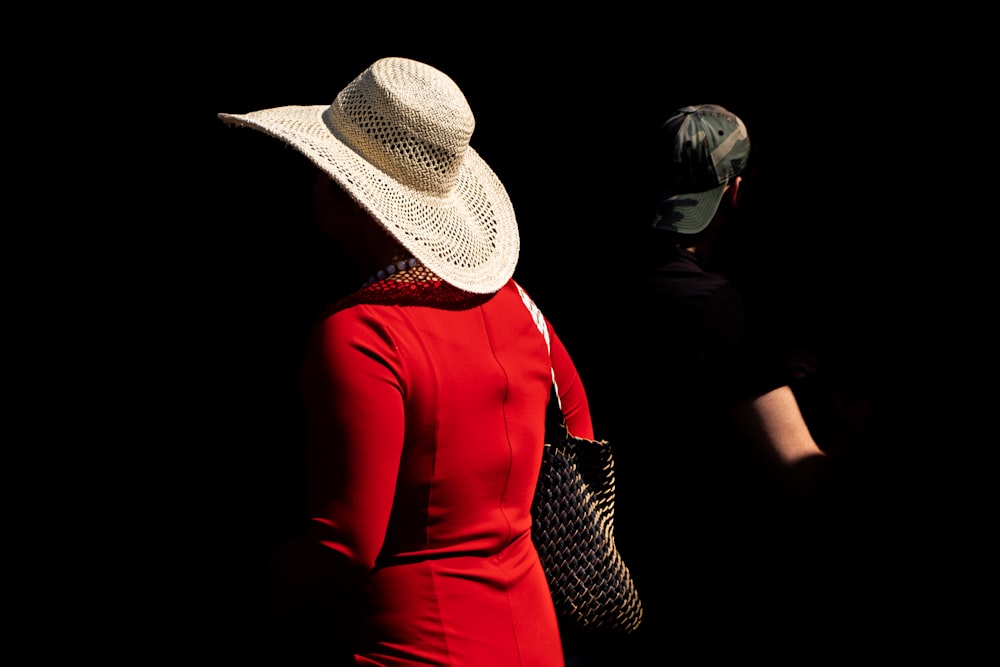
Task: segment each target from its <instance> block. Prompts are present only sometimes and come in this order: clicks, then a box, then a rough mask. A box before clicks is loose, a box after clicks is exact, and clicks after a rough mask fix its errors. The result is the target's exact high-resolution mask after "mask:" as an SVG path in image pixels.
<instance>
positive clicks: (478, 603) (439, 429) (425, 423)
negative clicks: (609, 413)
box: [302, 281, 593, 667]
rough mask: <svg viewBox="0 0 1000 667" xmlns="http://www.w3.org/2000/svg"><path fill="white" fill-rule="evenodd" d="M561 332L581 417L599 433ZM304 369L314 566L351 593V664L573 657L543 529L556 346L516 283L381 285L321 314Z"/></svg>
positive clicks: (573, 407)
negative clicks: (483, 290)
mask: <svg viewBox="0 0 1000 667" xmlns="http://www.w3.org/2000/svg"><path fill="white" fill-rule="evenodd" d="M550 337H551V363H552V364H553V366H552V367H553V368H554V369H555V373H556V379H557V382H558V386H559V389H560V392H561V396H562V405H563V410H564V413H565V416H566V419H567V424H568V426H569V428H570V430H571V431H572V432H574V433H576V434H578V435H581V436H584V437H588V438H592V437H593V428H592V424H591V417H590V410H589V406H588V403H587V397H586V394H585V391H584V387H583V384H582V383H581V381H580V378H579V376H578V374H577V370H576V368H575V366H574V364H573V361H572V360H571V358H570V356H569V355H568V354H567V351H566V349H565V348H564V346H563V344H562V343H561V341H560V340H559V338H558V336H556V334H555V332H554V331H552V330H551V327H550ZM302 377H303V394H304V397H305V406H306V416H307V424H308V432H309V461H308V465H309V470H310V479H309V505H310V510H309V512H310V526H311V528H310V530H311V535H310V539H311V540H312V541H313V542H314V544H316V545H318V546H319V547H321V548H320V549H319V552H320V553H321V554H322V556H321V558H320V559H319V561H318V562H315V563H314V565H313V566H314V567H315V568H317V569H318V570H319V572H316V573H314V574H315V575H317V576H318V577H319V578H320V579H322V581H323V583H324V585H325V586H326V588H325V589H324V590H326V591H328V594H329V596H330V598H331V602H332V604H334V605H336V604H338V600H339V601H340V602H342V603H347V601H350V604H351V605H352V606H351V608H350V609H349V610H348V612H347V614H346V616H347V618H348V619H349V620H347V621H344V620H341V623H348V624H349V627H346V628H341V630H343V632H342V634H343V635H344V636H345V637H346V638H347V642H348V645H349V651H348V652H349V653H350V655H351V656H352V658H353V662H354V664H357V665H385V666H393V667H398V666H403V665H411V666H412V665H442V666H443V665H448V666H466V667H491V666H492V667H515V666H519V667H563V664H564V659H563V653H562V647H561V643H560V637H559V631H558V627H557V622H556V615H555V611H554V609H553V605H552V601H551V597H550V595H549V591H548V585H547V582H546V579H545V576H544V574H543V572H542V569H541V565H540V563H539V560H538V555H537V553H536V551H535V548H534V546H533V544H532V542H531V537H530V532H531V516H530V507H531V500H532V494H533V492H534V488H535V482H536V479H537V476H538V470H539V466H540V463H541V455H542V446H543V439H544V424H545V410H546V404H547V402H548V399H549V395H550V394H549V392H550V387H551V381H552V376H551V374H550V355H549V352H548V351H547V350H546V347H545V341H544V339H543V338H542V335H541V333H540V332H539V331H538V329H537V327H536V325H535V323H534V321H533V320H532V318H531V316H530V314H529V313H528V311H527V309H526V308H525V306H524V304H523V302H522V301H521V298H520V296H519V294H518V292H517V288H516V285H515V284H514V283H513V281H510V282H508V283H507V285H505V286H504V287H503V288H501V289H500V290H499V292H497V293H496V294H494V295H487V296H482V295H470V294H467V293H464V292H459V291H457V290H455V289H454V288H452V287H450V286H448V285H447V284H445V283H442V282H440V281H439V282H425V283H417V284H407V283H393V282H392V281H383V282H382V283H377V284H376V285H374V286H369V287H368V288H365V289H363V290H361V291H360V292H358V293H357V294H355V295H353V296H352V297H350V298H349V299H348V300H346V301H344V302H341V303H340V304H338V305H337V306H336V307H334V308H332V309H331V310H330V311H329V312H328V313H327V314H325V316H324V317H323V318H321V321H320V322H319V323H318V325H317V327H316V329H315V331H314V333H313V336H312V338H311V341H310V343H309V346H308V351H307V354H306V359H305V364H304V370H303V376H302Z"/></svg>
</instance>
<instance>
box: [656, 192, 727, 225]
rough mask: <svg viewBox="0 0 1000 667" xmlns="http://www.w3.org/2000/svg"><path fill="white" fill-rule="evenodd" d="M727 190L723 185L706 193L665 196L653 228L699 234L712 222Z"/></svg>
mask: <svg viewBox="0 0 1000 667" xmlns="http://www.w3.org/2000/svg"><path fill="white" fill-rule="evenodd" d="M725 189H726V186H725V184H722V185H720V186H718V187H716V188H712V189H711V190H705V191H704V192H689V193H686V194H680V195H665V196H664V197H663V198H661V200H660V204H659V206H657V207H656V215H655V217H654V218H653V227H655V228H656V229H665V230H668V231H673V232H677V233H679V234H697V233H698V232H700V231H702V230H703V229H705V228H706V227H708V223H710V222H711V221H712V218H713V217H714V216H715V212H716V211H717V210H718V208H719V202H720V201H722V193H723V192H724V191H725Z"/></svg>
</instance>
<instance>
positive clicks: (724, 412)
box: [598, 249, 791, 650]
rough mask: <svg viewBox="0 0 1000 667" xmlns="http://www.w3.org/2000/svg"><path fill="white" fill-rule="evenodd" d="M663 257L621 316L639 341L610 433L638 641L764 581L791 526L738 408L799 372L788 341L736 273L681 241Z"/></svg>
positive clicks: (706, 614)
mask: <svg viewBox="0 0 1000 667" xmlns="http://www.w3.org/2000/svg"><path fill="white" fill-rule="evenodd" d="M659 260H660V261H658V262H657V263H656V264H655V265H653V266H652V268H651V269H650V270H649V271H648V272H647V273H646V274H645V276H644V279H643V281H642V282H641V283H640V286H641V290H640V292H639V298H637V299H635V300H632V301H630V302H629V304H628V308H629V316H628V317H625V316H623V317H621V318H619V319H620V321H622V322H625V321H628V322H634V323H635V326H634V328H625V327H623V329H622V331H621V334H622V335H623V336H625V337H626V340H628V341H629V345H631V346H633V347H631V349H630V351H629V353H628V354H627V355H626V359H627V360H628V363H624V364H622V365H620V366H619V367H618V369H617V372H618V373H620V375H619V381H618V382H616V383H615V385H616V386H617V387H619V388H620V394H621V396H622V397H623V398H622V403H621V404H620V405H619V407H618V414H619V415H621V416H620V417H617V418H616V419H615V420H614V423H615V426H616V431H615V437H616V438H617V441H615V442H614V443H613V444H614V445H615V457H616V475H617V508H616V535H617V540H618V544H619V548H620V549H621V551H622V554H623V557H624V558H625V559H626V561H628V563H629V565H630V568H631V569H632V571H633V575H634V578H635V580H636V585H637V587H638V588H639V592H640V595H641V596H642V597H644V598H645V600H646V602H645V613H646V617H645V621H644V623H645V628H644V629H643V630H642V631H641V633H642V634H640V636H638V637H632V638H630V639H629V642H627V644H628V643H631V644H632V645H633V646H636V645H638V644H636V642H644V641H646V640H649V641H651V642H652V644H653V645H654V646H655V645H657V643H658V639H657V637H659V636H662V634H663V633H664V632H669V633H674V632H677V633H679V634H684V632H685V629H684V628H685V625H684V624H687V623H689V624H690V626H689V629H690V630H691V631H692V632H698V631H700V630H699V628H703V627H704V626H703V623H709V624H711V621H707V620H706V619H707V618H711V617H713V616H715V617H716V618H719V617H718V614H719V613H720V612H721V613H730V612H731V611H732V609H733V608H732V607H731V606H730V609H729V610H719V609H715V608H714V605H715V604H716V602H715V601H717V600H721V599H725V600H729V601H730V603H727V604H731V601H732V600H733V599H735V598H739V597H740V596H741V595H742V594H743V593H741V592H740V590H739V589H740V588H741V587H743V586H744V585H745V583H746V582H748V581H750V582H754V581H758V582H763V581H764V580H763V579H761V577H766V574H765V572H766V571H767V568H764V569H763V570H762V569H760V568H761V565H762V563H764V562H765V561H773V557H774V555H775V553H774V552H775V550H776V548H777V545H778V543H779V542H778V541H776V540H775V539H773V538H774V535H775V533H776V532H780V531H783V530H784V528H785V525H783V524H782V522H781V521H778V520H777V519H776V516H777V515H778V513H780V511H781V510H780V509H778V510H777V513H776V508H780V506H781V503H782V502H784V501H783V499H782V498H781V495H780V493H779V491H778V487H777V484H776V481H775V480H774V478H772V477H771V476H770V474H769V473H768V472H767V469H766V467H765V465H764V461H763V460H762V458H761V457H760V455H759V453H757V452H755V451H753V450H752V449H751V448H750V446H749V444H748V443H747V442H746V441H745V440H744V439H743V438H741V436H740V435H739V434H738V433H737V431H736V430H735V428H734V426H733V423H732V422H731V420H730V417H729V408H730V407H731V406H732V405H733V404H734V403H735V402H737V401H742V400H748V399H752V398H754V397H756V396H759V395H761V394H763V393H765V392H767V391H770V390H772V389H774V388H776V387H779V386H782V385H786V384H789V381H790V379H791V376H790V373H789V371H788V369H787V368H786V365H785V363H784V361H783V357H782V354H780V352H781V350H780V349H779V348H778V346H776V345H774V344H773V343H772V340H773V339H772V338H771V337H769V336H768V335H767V331H766V330H764V329H762V328H759V326H760V325H759V323H757V322H756V321H755V320H754V319H753V316H752V314H751V313H750V312H749V309H748V303H747V300H746V299H745V298H744V296H743V295H742V294H741V293H740V291H739V290H738V289H737V288H736V286H735V285H734V284H733V283H732V282H731V281H729V280H727V279H726V278H725V277H723V276H722V275H719V274H717V273H712V272H708V271H706V270H705V269H704V268H703V266H702V265H701V263H700V262H699V260H698V258H697V257H696V256H695V255H693V254H692V253H690V252H687V251H684V250H674V249H671V250H669V251H667V252H666V254H665V255H661V257H660V258H659ZM598 430H599V431H600V430H601V429H598ZM762 585H763V584H762ZM758 602H759V601H758ZM744 613H746V612H745V611H744ZM699 615H701V616H699ZM699 617H700V618H701V620H698V619H699ZM679 622H680V625H678V623H679ZM668 629H669V630H668ZM619 649H621V647H616V650H619ZM621 650H624V649H621Z"/></svg>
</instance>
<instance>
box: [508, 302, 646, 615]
mask: <svg viewBox="0 0 1000 667" xmlns="http://www.w3.org/2000/svg"><path fill="white" fill-rule="evenodd" d="M518 289H519V290H520V286H518ZM521 298H522V300H523V301H524V303H525V306H527V308H528V310H529V312H531V314H532V317H533V318H534V319H535V323H536V324H537V325H538V328H539V330H540V331H541V332H542V335H543V336H544V337H545V342H546V345H548V343H549V337H548V328H547V327H546V326H545V321H544V319H543V318H542V316H541V313H540V311H539V310H538V308H537V306H535V304H534V303H533V302H532V301H531V299H530V297H528V295H527V294H525V293H524V291H523V290H521ZM552 379H553V385H552V397H551V398H550V400H549V412H548V418H547V423H546V428H545V433H546V444H545V450H544V452H543V454H542V466H541V469H540V471H539V475H538V482H537V485H536V487H535V496H534V500H533V502H532V506H531V517H532V529H531V536H532V540H533V541H534V543H535V548H536V549H537V550H538V556H539V558H540V559H541V562H542V568H543V569H544V570H545V575H546V577H547V578H548V581H549V589H550V591H551V593H552V600H553V602H554V603H555V608H556V613H557V614H558V616H559V618H560V622H561V623H562V624H563V625H564V627H568V628H574V629H580V630H609V631H615V632H622V633H626V634H628V633H631V632H633V631H634V630H636V629H637V628H638V627H639V625H640V623H641V621H642V603H641V601H640V599H639V594H638V592H637V591H636V587H635V583H634V582H633V580H632V575H631V573H630V572H629V569H628V566H627V565H626V563H625V561H624V560H623V559H622V556H621V554H620V553H619V551H618V547H617V544H616V543H615V535H614V528H615V465H614V456H613V454H612V451H611V445H610V444H608V442H607V441H605V440H590V439H587V438H578V437H576V436H573V435H571V434H570V433H569V430H568V429H567V428H566V424H565V420H564V418H563V414H562V407H561V405H560V404H559V391H558V386H557V385H556V383H555V375H554V374H553V378H552Z"/></svg>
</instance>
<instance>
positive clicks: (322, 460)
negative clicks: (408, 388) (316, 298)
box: [278, 309, 404, 607]
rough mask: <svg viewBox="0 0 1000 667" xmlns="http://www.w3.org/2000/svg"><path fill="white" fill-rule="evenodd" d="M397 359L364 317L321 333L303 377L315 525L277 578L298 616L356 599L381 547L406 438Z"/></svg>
mask: <svg viewBox="0 0 1000 667" xmlns="http://www.w3.org/2000/svg"><path fill="white" fill-rule="evenodd" d="M361 310H363V309H361ZM394 350H395V347H394V345H393V344H392V341H391V340H390V336H389V335H388V333H386V331H385V330H384V327H381V326H379V324H378V323H377V322H376V321H374V320H372V319H371V318H366V316H365V315H364V314H363V313H359V312H356V311H355V310H349V311H346V312H340V313H337V314H334V315H332V316H330V317H328V318H326V319H325V320H323V321H322V322H321V323H319V324H318V325H317V327H316V329H315V330H314V331H313V333H312V336H311V338H310V342H309V344H308V346H307V351H306V355H305V360H304V364H303V371H302V395H303V404H304V406H305V417H306V428H307V436H308V437H307V462H306V463H307V465H306V470H307V475H308V477H307V511H308V516H309V521H308V526H307V528H306V530H305V531H304V533H303V534H302V535H301V536H300V537H299V538H297V541H296V544H295V545H294V546H293V547H291V548H290V549H288V550H286V552H287V553H286V554H285V556H286V557H285V562H283V563H281V564H280V567H281V569H282V570H283V571H282V572H279V573H278V575H279V576H281V577H283V579H282V581H283V585H284V586H285V590H283V591H282V593H283V594H287V595H290V596H291V597H290V599H289V601H288V605H289V606H291V607H299V606H302V605H303V604H310V603H323V602H324V601H329V600H331V599H334V598H340V597H342V596H344V595H347V594H349V593H351V592H352V591H353V590H354V588H355V587H356V585H357V584H358V583H359V582H360V580H361V579H362V578H363V577H364V575H365V574H366V573H367V572H368V571H369V570H371V569H372V567H373V566H374V564H375V559H376V557H377V555H378V553H379V551H380V549H381V548H382V545H383V541H384V537H385V533H386V527H387V525H388V522H389V515H390V511H391V508H392V501H393V494H394V490H395V486H396V480H397V477H398V474H399V462H400V455H401V452H402V447H403V438H404V423H403V399H402V384H401V381H400V379H399V377H398V373H397V369H398V363H397V358H396V356H395V352H394Z"/></svg>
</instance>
